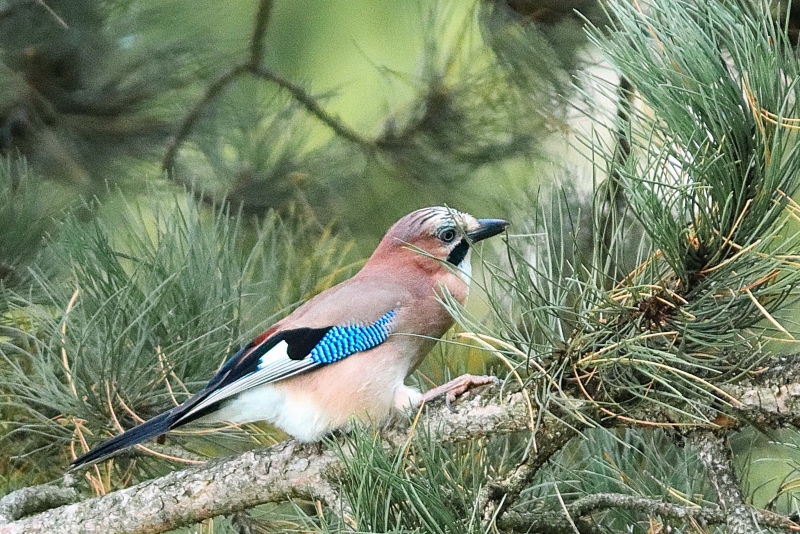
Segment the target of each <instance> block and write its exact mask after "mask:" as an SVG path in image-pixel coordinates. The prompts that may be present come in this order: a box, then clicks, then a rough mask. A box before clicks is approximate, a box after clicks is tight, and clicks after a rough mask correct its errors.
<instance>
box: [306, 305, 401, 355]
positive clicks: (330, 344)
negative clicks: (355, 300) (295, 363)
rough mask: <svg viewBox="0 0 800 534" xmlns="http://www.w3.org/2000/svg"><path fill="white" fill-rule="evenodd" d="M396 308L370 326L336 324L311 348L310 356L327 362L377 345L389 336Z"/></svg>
mask: <svg viewBox="0 0 800 534" xmlns="http://www.w3.org/2000/svg"><path fill="white" fill-rule="evenodd" d="M394 316H395V311H394V310H389V311H388V312H386V313H385V314H384V315H383V317H381V318H380V319H378V320H377V321H375V322H374V323H372V324H371V325H368V326H361V325H351V326H334V327H333V328H331V329H330V330H328V332H327V333H326V334H325V336H324V337H323V338H322V339H320V340H319V343H317V345H316V346H315V347H314V348H313V349H311V352H310V353H309V356H310V357H311V360H312V361H313V362H314V363H318V364H327V363H333V362H338V361H339V360H341V359H342V358H344V357H346V356H349V355H351V354H355V353H356V352H362V351H365V350H369V349H371V348H373V347H377V346H378V345H380V344H381V343H383V342H384V341H386V338H388V337H389V333H390V332H391V326H392V319H393V318H394Z"/></svg>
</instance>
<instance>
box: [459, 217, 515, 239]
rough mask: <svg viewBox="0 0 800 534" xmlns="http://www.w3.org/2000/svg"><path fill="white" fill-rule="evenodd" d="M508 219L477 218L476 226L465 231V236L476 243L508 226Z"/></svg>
mask: <svg viewBox="0 0 800 534" xmlns="http://www.w3.org/2000/svg"><path fill="white" fill-rule="evenodd" d="M508 224H509V223H508V221H504V220H503V219H478V228H477V229H476V230H473V231H471V232H469V233H467V237H468V238H469V240H470V241H472V242H473V243H477V242H478V241H481V240H483V239H486V238H487V237H492V236H493V235H497V234H499V233H500V232H502V231H503V230H505V229H506V227H507V226H508Z"/></svg>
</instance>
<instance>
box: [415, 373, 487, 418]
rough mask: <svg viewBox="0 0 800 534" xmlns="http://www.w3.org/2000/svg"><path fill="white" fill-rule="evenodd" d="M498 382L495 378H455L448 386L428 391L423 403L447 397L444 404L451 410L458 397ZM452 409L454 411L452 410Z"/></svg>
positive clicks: (443, 385)
mask: <svg viewBox="0 0 800 534" xmlns="http://www.w3.org/2000/svg"><path fill="white" fill-rule="evenodd" d="M496 382H497V378H496V377H494V376H476V375H461V376H459V377H458V378H454V379H453V380H451V381H450V382H447V383H446V384H442V385H441V386H438V387H435V388H433V389H431V390H428V391H426V392H425V393H424V394H423V395H422V402H428V401H430V400H433V399H435V398H436V397H438V396H440V395H445V398H444V402H445V404H446V405H447V407H448V408H450V403H451V402H453V401H454V400H456V397H458V396H459V395H461V394H463V393H465V392H466V391H468V390H470V389H472V388H474V387H477V386H484V385H486V384H494V383H496ZM450 409H451V410H452V408H450Z"/></svg>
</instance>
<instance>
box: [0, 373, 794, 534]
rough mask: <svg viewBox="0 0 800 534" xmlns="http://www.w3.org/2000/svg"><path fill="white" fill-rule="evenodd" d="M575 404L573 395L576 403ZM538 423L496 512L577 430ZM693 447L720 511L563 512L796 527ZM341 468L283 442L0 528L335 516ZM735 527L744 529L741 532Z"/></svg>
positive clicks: (494, 430) (440, 421)
mask: <svg viewBox="0 0 800 534" xmlns="http://www.w3.org/2000/svg"><path fill="white" fill-rule="evenodd" d="M787 360H790V359H789V358H787ZM785 371H786V376H793V377H796V376H797V373H800V360H798V359H796V358H795V362H792V368H791V369H786V370H785ZM762 377H764V375H762ZM756 378H759V377H756ZM764 380H765V382H768V381H769V383H772V382H771V381H772V380H774V378H773V377H769V378H766V377H764ZM738 387H740V388H742V389H740V390H738V391H742V392H743V395H742V397H741V402H742V405H743V407H744V408H745V409H749V408H751V407H752V408H753V409H756V408H758V409H763V410H767V411H769V410H771V409H772V408H771V407H770V406H760V405H759V404H758V400H757V399H758V397H757V395H754V394H748V392H749V391H753V390H755V389H757V388H758V387H765V386H763V385H761V386H753V387H744V386H738ZM782 387H783V388H785V390H786V391H792V392H798V393H797V394H796V396H800V383H796V382H794V383H786V384H782ZM580 402H581V401H580V400H577V399H576V400H575V403H576V404H579V403H580ZM584 405H585V404H584ZM673 415H674V414H672V413H665V414H654V413H651V416H652V418H651V419H650V422H651V423H656V424H658V423H661V424H670V423H674V420H672V416H673ZM530 417H531V414H530V413H529V410H528V405H527V403H526V402H525V401H524V399H523V397H522V395H520V394H519V393H516V394H511V395H509V396H508V397H507V398H506V399H505V402H500V401H497V400H496V399H487V398H485V397H481V396H477V397H475V398H473V399H471V400H469V401H465V402H462V403H461V404H460V405H459V410H458V412H456V413H454V412H451V411H450V410H448V409H447V408H446V407H444V406H441V405H432V406H430V407H428V417H427V423H428V424H429V425H430V429H431V430H430V432H431V439H433V440H438V441H439V442H442V443H459V442H466V441H469V440H474V439H477V438H480V437H485V436H492V435H499V434H507V433H511V432H522V431H525V430H527V429H528V428H529V424H530ZM746 423H747V421H744V420H743V421H739V422H737V421H733V422H732V424H730V425H728V426H726V427H725V429H724V431H725V432H734V431H736V430H738V429H739V428H741V426H742V425H745V424H746ZM605 425H606V426H618V427H627V426H630V422H629V421H625V420H620V419H617V420H615V421H606V422H605ZM777 426H780V424H778V425H777ZM543 428H546V429H547V433H546V434H545V433H543V434H540V435H539V437H540V438H541V439H542V440H544V439H545V438H547V439H551V440H552V443H550V444H546V443H544V442H543V441H542V442H541V443H542V445H543V446H542V447H540V448H539V449H538V450H537V451H535V452H531V456H530V458H529V459H528V461H527V464H526V465H528V466H529V467H525V468H521V469H519V470H517V471H515V472H514V474H512V476H511V477H508V478H507V479H505V480H501V481H499V482H495V483H494V484H493V486H492V488H493V489H492V490H487V492H488V497H489V498H488V499H487V498H486V496H484V497H482V499H483V503H484V505H485V506H486V508H485V509H484V511H487V510H490V509H491V506H495V510H498V507H497V505H496V503H497V502H501V501H502V491H503V490H509V492H510V495H511V498H512V500H513V499H514V495H513V492H514V491H517V492H518V491H519V489H520V487H521V486H522V485H523V484H524V481H529V480H530V478H531V474H532V472H533V471H535V470H536V469H538V468H539V467H540V466H542V465H543V464H544V463H546V461H547V459H548V458H549V457H550V455H552V454H553V452H554V450H555V449H560V448H561V445H563V444H562V442H561V440H562V439H564V438H566V437H568V436H570V435H572V434H573V433H574V430H573V429H571V428H570V427H569V426H568V425H566V424H564V423H562V422H558V421H557V420H555V419H552V418H549V417H548V418H547V419H546V421H545V425H544V427H543ZM697 428H698V431H700V432H703V431H705V429H704V428H703V427H702V426H701V425H698V426H697ZM383 437H384V439H385V441H386V442H387V444H388V445H389V446H390V447H392V448H393V449H395V450H398V449H401V448H404V447H406V446H407V443H408V434H407V432H406V431H405V430H404V429H397V428H391V429H389V430H387V431H386V432H385V433H384V435H383ZM698 443H699V444H700V445H702V446H703V447H705V449H704V450H702V451H701V455H702V454H706V457H707V458H708V459H709V464H708V465H709V466H713V469H710V473H709V474H710V476H717V474H720V476H722V477H723V478H724V480H722V479H720V480H717V487H718V488H720V490H719V491H720V492H721V498H722V499H724V500H723V503H724V504H723V505H722V508H721V510H720V511H718V512H714V511H713V510H708V509H702V510H698V511H694V510H695V508H693V507H685V508H682V507H680V506H675V505H671V504H669V503H663V502H659V501H654V500H652V499H650V500H647V499H643V498H638V497H637V498H634V497H631V496H625V498H622V497H619V496H612V497H607V498H606V497H603V498H598V499H599V500H591V499H589V500H583V499H580V500H578V501H576V502H575V503H572V504H571V505H569V506H567V511H568V513H569V515H570V517H571V518H573V521H575V522H576V524H579V523H580V525H578V526H579V527H580V526H581V525H583V527H585V528H582V529H581V528H579V530H580V531H581V532H593V531H592V530H591V528H590V527H589V525H590V524H589V523H586V522H583V523H581V521H580V518H581V517H582V516H585V515H588V514H591V513H593V512H595V511H597V510H600V509H604V508H609V507H612V506H615V503H617V504H620V506H621V507H622V508H628V509H631V510H637V511H641V512H644V513H657V514H659V515H662V516H663V517H668V518H674V519H680V518H688V517H695V515H697V517H704V518H706V519H707V520H708V521H709V524H718V523H719V522H720V521H723V520H724V521H725V522H727V524H729V525H731V524H733V523H735V522H736V521H744V520H743V519H742V517H746V518H748V521H749V523H744V524H746V525H754V524H755V523H753V521H755V522H757V523H758V524H760V525H762V526H770V527H774V528H780V529H784V530H789V529H793V528H796V527H795V526H794V524H793V523H792V522H791V521H789V520H788V519H787V518H785V517H783V516H779V515H777V514H772V513H768V512H764V511H758V510H754V509H752V508H751V507H747V506H745V505H744V504H742V501H741V493H738V497H736V498H731V497H730V496H731V495H734V493H732V492H735V491H738V490H734V489H733V488H732V487H731V486H730V482H733V481H735V480H736V479H735V477H733V478H731V476H727V475H725V474H724V473H725V472H724V470H722V469H721V468H722V467H724V465H723V464H720V463H719V459H718V458H719V454H720V451H719V450H717V449H714V450H712V445H713V444H708V442H706V443H705V444H704V443H701V442H699V441H698ZM706 445H708V446H706ZM715 455H716V456H715ZM715 458H717V459H715ZM342 468H343V465H342V462H341V458H340V457H339V456H337V455H336V454H335V453H334V452H332V451H330V450H322V449H321V448H319V447H316V446H302V445H300V444H298V443H297V442H296V441H294V440H290V441H287V442H283V443H280V444H278V445H275V446H273V447H270V448H267V449H261V450H256V451H251V452H247V453H245V454H242V455H240V456H237V457H232V458H224V459H219V460H213V461H209V462H208V463H206V464H205V465H202V466H197V467H191V468H188V469H185V470H182V471H176V472H173V473H171V474H169V475H167V476H165V477H162V478H159V479H155V480H150V481H147V482H144V483H142V484H139V485H138V486H134V487H131V488H127V489H124V490H120V491H117V492H114V493H111V494H108V495H105V496H102V497H99V498H95V499H90V500H87V501H83V502H80V503H77V504H71V505H68V506H63V507H61V508H56V509H53V510H49V511H47V512H44V513H41V514H39V515H36V516H32V517H28V518H26V519H23V520H19V521H16V522H13V523H7V524H5V525H0V534H16V533H25V534H35V533H44V532H48V533H50V532H52V533H58V532H65V533H66V532H73V531H74V529H75V528H76V527H77V526H80V528H82V529H85V530H87V531H90V530H92V529H94V530H95V531H102V532H109V533H113V532H119V533H122V532H126V533H138V532H164V531H167V530H170V529H172V528H176V527H178V526H182V525H188V524H193V523H196V522H198V521H202V520H203V519H206V518H209V517H214V516H219V515H226V514H232V513H235V512H237V511H240V510H245V509H248V508H252V507H253V506H256V505H258V504H263V503H267V502H283V501H285V500H287V499H290V498H297V497H301V498H306V499H311V500H315V501H321V502H323V503H324V504H326V505H328V506H330V507H331V508H332V509H333V510H335V511H337V512H338V511H341V510H343V509H345V510H346V503H343V502H342V501H341V497H340V496H339V495H338V492H337V491H336V490H335V485H336V484H337V482H338V475H340V473H341V470H342ZM728 474H730V473H728ZM726 481H727V482H726ZM26 491H27V490H26ZM492 491H494V492H495V493H492ZM34 493H35V492H32V493H31V494H32V495H33V494H34ZM737 507H738V508H737ZM506 510H508V507H507V506H505V505H504V506H503V507H502V509H500V511H501V512H503V513H502V514H499V513H495V521H496V522H497V524H498V526H502V527H503V528H506V527H507V528H511V529H514V528H517V527H519V526H520V525H521V524H522V522H524V521H528V520H532V519H531V518H533V517H534V516H535V517H536V518H538V519H536V520H535V522H533V523H531V524H535V525H545V524H546V525H547V526H548V528H551V529H552V531H553V532H574V530H572V531H570V530H564V529H566V528H567V527H566V526H565V525H566V523H565V516H564V515H563V514H560V513H554V512H547V513H541V512H539V511H536V512H534V511H525V510H523V511H520V510H519V507H516V508H515V509H514V510H508V511H506ZM681 510H683V511H681ZM490 513H491V512H490ZM576 518H577V519H576ZM714 521H716V523H714ZM545 522H547V523H545ZM542 528H544V527H542ZM570 528H572V527H571V526H570ZM739 531H740V532H749V531H748V530H746V529H744V530H741V529H740V530H739Z"/></svg>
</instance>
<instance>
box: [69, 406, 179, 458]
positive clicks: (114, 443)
mask: <svg viewBox="0 0 800 534" xmlns="http://www.w3.org/2000/svg"><path fill="white" fill-rule="evenodd" d="M182 412H183V410H181V411H178V410H175V409H172V410H169V411H168V412H164V413H162V414H161V415H157V416H155V417H153V418H152V419H150V420H149V421H147V422H145V423H142V424H141V425H139V426H137V427H134V428H131V429H130V430H128V431H127V432H123V433H122V434H120V435H119V436H115V437H113V438H111V439H110V440H108V441H106V442H105V443H102V444H100V446H98V447H95V448H94V449H92V450H90V451H89V452H87V453H86V454H84V455H83V456H80V457H79V458H77V459H76V460H75V461H73V462H72V463H71V464H70V466H69V470H70V471H73V470H75V469H78V468H79V467H82V466H84V465H88V464H93V463H95V462H98V461H100V460H104V459H106V458H108V457H109V456H111V455H113V454H114V453H116V452H118V451H121V450H122V449H127V448H128V447H132V446H134V445H136V444H137V443H141V442H143V441H145V440H148V439H150V438H154V437H156V436H160V435H161V434H164V433H166V432H167V431H169V430H170V428H172V425H173V424H174V423H175V422H176V421H177V420H178V419H179V418H180V416H181V413H182Z"/></svg>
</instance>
